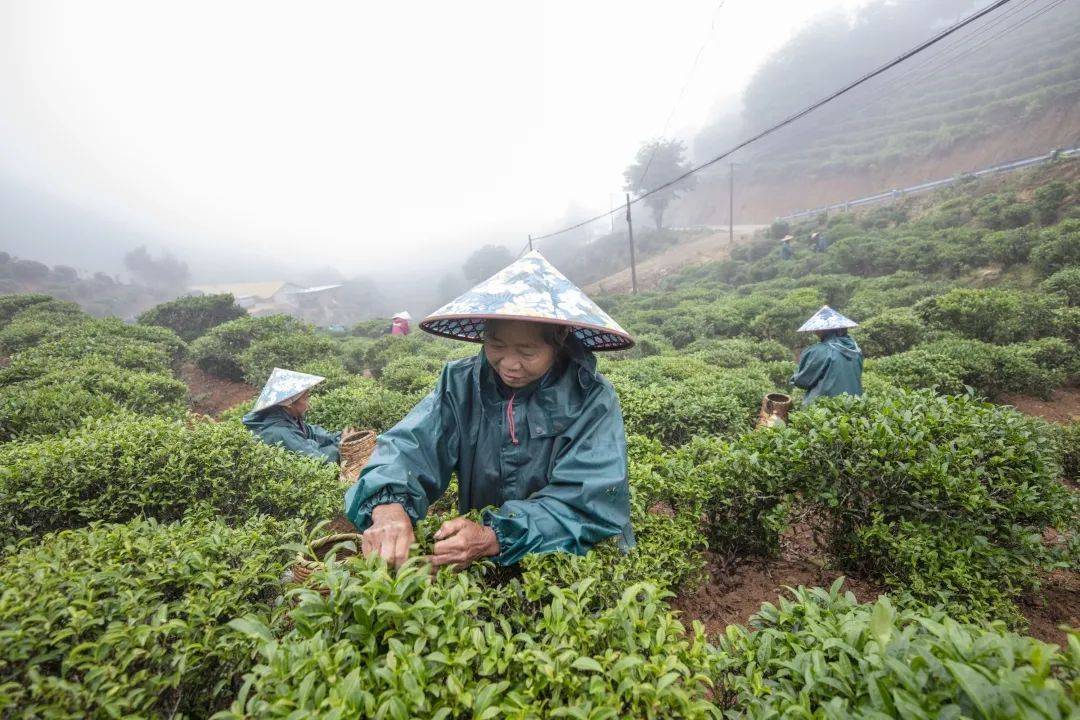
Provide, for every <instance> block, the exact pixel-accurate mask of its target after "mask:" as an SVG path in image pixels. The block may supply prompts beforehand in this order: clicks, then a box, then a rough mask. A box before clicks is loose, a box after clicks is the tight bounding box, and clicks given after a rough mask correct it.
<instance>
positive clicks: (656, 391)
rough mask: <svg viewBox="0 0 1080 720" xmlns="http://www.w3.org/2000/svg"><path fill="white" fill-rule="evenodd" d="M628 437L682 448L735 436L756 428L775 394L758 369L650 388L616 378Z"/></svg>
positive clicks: (717, 374) (665, 383)
mask: <svg viewBox="0 0 1080 720" xmlns="http://www.w3.org/2000/svg"><path fill="white" fill-rule="evenodd" d="M613 382H614V384H615V389H616V392H617V393H618V396H619V404H620V405H621V406H622V411H623V417H624V419H625V422H626V429H627V432H629V433H632V434H640V435H646V436H649V437H655V438H657V439H659V440H660V441H661V442H663V443H664V444H666V445H680V444H682V443H685V442H687V441H689V440H690V439H691V438H693V437H695V436H710V435H734V434H738V433H741V432H743V431H745V430H748V429H750V428H751V427H752V425H753V422H754V420H755V418H756V417H757V413H758V409H759V408H760V406H761V398H762V397H763V396H764V395H765V393H767V392H770V391H771V390H772V389H773V384H772V383H771V382H770V381H769V379H768V378H767V377H766V376H765V374H764V373H762V372H761V371H760V370H758V369H756V368H753V367H751V368H747V369H745V370H727V371H722V370H721V371H713V372H711V373H709V374H707V375H701V376H697V377H694V378H693V379H689V380H683V381H679V382H656V383H651V384H648V385H639V384H635V383H626V382H620V381H619V379H618V378H613Z"/></svg>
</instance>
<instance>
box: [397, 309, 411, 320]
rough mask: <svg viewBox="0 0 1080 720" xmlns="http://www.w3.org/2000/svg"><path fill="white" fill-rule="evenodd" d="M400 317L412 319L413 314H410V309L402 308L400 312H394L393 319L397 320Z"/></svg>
mask: <svg viewBox="0 0 1080 720" xmlns="http://www.w3.org/2000/svg"><path fill="white" fill-rule="evenodd" d="M398 318H401V319H402V320H412V315H410V314H409V311H408V310H402V311H401V312H399V313H394V318H393V319H395V320H396V319H398Z"/></svg>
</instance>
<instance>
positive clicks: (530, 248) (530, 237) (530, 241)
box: [529, 235, 533, 252]
mask: <svg viewBox="0 0 1080 720" xmlns="http://www.w3.org/2000/svg"><path fill="white" fill-rule="evenodd" d="M532 249H533V246H532V235H529V252H532Z"/></svg>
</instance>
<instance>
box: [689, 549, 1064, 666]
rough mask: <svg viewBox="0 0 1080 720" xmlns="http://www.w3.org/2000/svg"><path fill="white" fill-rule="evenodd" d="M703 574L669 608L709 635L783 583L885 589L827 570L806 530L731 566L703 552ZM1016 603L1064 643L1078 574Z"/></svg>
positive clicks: (1032, 629)
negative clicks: (775, 552)
mask: <svg viewBox="0 0 1080 720" xmlns="http://www.w3.org/2000/svg"><path fill="white" fill-rule="evenodd" d="M706 573H707V576H706V580H705V582H703V583H702V584H701V585H700V586H698V587H697V588H696V589H694V590H693V591H691V592H688V593H684V594H680V595H679V596H678V597H677V598H675V601H674V602H673V603H672V606H673V607H674V608H675V609H676V610H680V611H681V612H682V619H683V622H684V623H685V624H687V625H689V623H690V622H691V621H693V620H700V621H701V623H702V624H703V625H704V626H705V629H706V630H707V631H708V633H709V635H710V636H713V637H715V636H716V635H717V634H718V633H722V632H723V631H724V628H726V627H727V626H728V625H731V624H733V623H735V624H739V625H744V626H745V625H746V623H747V621H748V620H749V619H750V616H751V615H753V614H755V613H756V612H757V611H758V609H759V608H760V607H761V604H762V603H766V602H770V603H774V604H775V603H776V602H777V598H779V597H780V596H783V595H787V592H786V590H785V588H786V587H792V588H796V587H798V586H800V585H804V586H806V587H813V586H818V587H824V588H827V587H829V586H830V585H831V584H832V583H833V581H835V580H836V578H838V577H840V576H845V582H844V589H845V590H850V591H851V592H853V593H854V594H855V597H856V598H857V599H858V600H859V601H860V602H872V601H874V600H876V599H877V597H878V596H879V595H880V594H882V593H883V592H885V591H886V588H884V587H882V586H881V585H878V584H877V583H875V582H872V581H869V580H867V579H865V578H860V577H858V576H853V575H851V574H848V573H843V572H840V571H839V570H835V569H833V568H830V567H829V566H828V565H827V563H826V562H825V560H824V558H822V557H821V556H820V555H818V554H817V551H816V550H815V548H814V544H813V540H812V538H811V535H810V533H809V532H807V531H806V530H805V529H796V530H795V531H789V532H788V533H787V534H786V535H785V537H784V538H783V540H782V543H781V552H780V557H777V558H760V557H751V558H744V559H742V560H741V561H740V562H739V563H738V564H737V565H735V566H733V567H731V566H726V565H725V564H724V563H723V562H722V561H721V559H720V558H718V557H717V556H715V555H714V554H712V553H708V564H707V566H706ZM1019 605H1020V611H1021V612H1022V613H1023V615H1024V617H1025V618H1027V621H1028V629H1027V631H1026V634H1028V635H1031V636H1032V637H1035V638H1038V639H1039V640H1043V641H1045V642H1051V643H1054V644H1056V645H1058V646H1059V647H1066V646H1067V640H1066V636H1065V633H1064V632H1063V631H1062V630H1060V629H1059V626H1060V625H1068V626H1070V627H1080V573H1078V572H1075V571H1065V570H1059V571H1057V572H1055V573H1053V574H1052V575H1051V576H1050V577H1049V578H1048V579H1047V581H1046V582H1045V583H1044V584H1043V586H1042V588H1041V589H1040V590H1038V591H1035V592H1032V593H1029V594H1027V595H1025V596H1024V597H1022V598H1021V599H1020V603H1019Z"/></svg>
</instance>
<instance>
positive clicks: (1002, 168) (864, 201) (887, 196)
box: [777, 148, 1080, 220]
mask: <svg viewBox="0 0 1080 720" xmlns="http://www.w3.org/2000/svg"><path fill="white" fill-rule="evenodd" d="M1077 154H1080V148H1069V149H1067V150H1051V151H1050V152H1048V153H1046V154H1045V155H1036V156H1035V157H1029V158H1024V159H1023V160H1013V161H1011V162H1006V163H1001V164H1000V165H992V166H991V167H987V168H983V169H982V170H975V171H974V172H967V173H960V174H959V175H954V176H952V177H947V178H942V179H941V180H931V181H930V182H925V183H921V184H919V185H912V186H911V187H906V188H896V189H893V190H886V191H885V192H880V193H877V194H875V195H867V196H866V197H861V198H858V199H856V200H848V201H846V202H840V203H833V204H832V205H825V206H823V207H819V208H814V209H813V210H800V211H799V212H797V213H792V214H790V215H782V216H780V217H778V218H777V219H778V220H798V219H799V218H805V217H811V216H814V215H819V214H821V213H824V212H830V211H832V210H850V209H851V208H854V207H859V206H860V205H869V204H871V203H876V202H881V201H882V200H895V199H899V198H902V197H904V196H905V195H911V194H913V193H919V192H926V191H927V190H936V189H937V188H941V187H946V186H948V185H952V184H953V183H957V182H960V181H961V180H965V179H967V178H972V177H983V176H985V175H993V174H995V173H1000V172H1010V171H1012V170H1019V169H1021V168H1026V167H1030V166H1032V165H1040V164H1042V163H1045V162H1050V161H1051V160H1057V159H1059V158H1065V157H1072V156H1073V155H1077Z"/></svg>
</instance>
